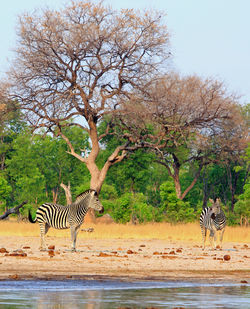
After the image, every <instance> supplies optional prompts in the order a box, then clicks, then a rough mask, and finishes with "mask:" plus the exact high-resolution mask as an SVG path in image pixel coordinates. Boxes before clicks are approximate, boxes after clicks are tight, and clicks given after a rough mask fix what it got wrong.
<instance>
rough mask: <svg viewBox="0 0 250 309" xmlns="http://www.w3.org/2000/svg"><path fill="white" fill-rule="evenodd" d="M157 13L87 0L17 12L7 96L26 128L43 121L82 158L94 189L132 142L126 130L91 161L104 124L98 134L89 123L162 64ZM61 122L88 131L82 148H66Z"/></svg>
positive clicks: (163, 39)
mask: <svg viewBox="0 0 250 309" xmlns="http://www.w3.org/2000/svg"><path fill="white" fill-rule="evenodd" d="M163 20H164V16H163V15H162V14H161V13H160V12H154V11H150V12H149V11H147V12H146V11H145V12H141V11H135V10H132V9H124V10H121V11H119V12H118V11H114V10H113V9H112V8H111V7H105V6H104V5H103V3H102V2H99V3H97V4H96V3H93V2H92V1H87V0H86V1H72V2H71V3H70V4H69V5H68V6H66V7H65V8H64V9H62V10H58V11H53V10H49V9H46V10H43V11H37V12H34V13H32V14H28V13H27V14H24V15H22V16H20V18H19V24H18V28H17V35H18V46H17V48H16V51H15V52H16V54H15V55H16V56H15V61H14V62H13V65H12V68H11V69H10V71H9V73H8V79H7V85H5V87H6V89H8V96H9V97H10V98H12V99H16V100H18V102H19V104H20V107H21V108H22V110H23V111H24V112H25V114H26V116H27V119H28V121H29V122H30V124H31V125H32V126H33V128H34V129H39V128H45V129H46V132H52V133H53V134H54V135H55V136H61V137H62V138H63V139H64V140H65V142H66V143H67V145H68V148H69V151H68V152H69V154H71V155H72V156H74V157H76V158H77V159H79V160H80V161H81V162H82V163H84V164H86V166H87V168H88V170H89V172H90V174H91V184H90V186H91V188H93V189H96V190H97V191H100V189H101V186H102V183H103V181H104V179H105V176H106V173H107V171H108V169H109V168H110V166H112V165H113V164H115V163H117V162H119V161H121V160H122V159H123V158H124V157H125V155H126V151H127V150H128V149H134V148H136V146H135V145H131V142H130V140H129V137H130V136H131V135H130V134H126V135H125V136H124V137H125V138H126V142H125V143H124V144H121V145H120V146H118V147H117V148H116V149H115V151H114V152H113V153H112V154H111V155H110V157H109V158H108V160H107V161H106V162H105V164H104V165H103V166H102V168H98V167H97V165H96V158H97V156H98V153H99V151H100V142H101V141H102V139H103V138H104V137H105V136H106V135H107V134H109V131H110V125H109V124H107V127H106V131H105V133H104V134H101V135H100V134H98V130H97V125H98V123H99V122H100V121H101V120H102V118H103V117H104V116H105V115H115V114H116V113H117V112H118V111H119V112H121V111H122V108H123V107H122V103H123V102H124V101H126V100H129V99H130V96H131V93H132V92H140V91H142V90H143V89H145V85H146V84H148V83H149V81H150V80H151V79H152V78H153V77H154V76H155V74H159V72H160V70H162V69H164V68H165V67H166V64H167V63H168V61H166V60H167V59H168V58H169V55H170V54H169V52H168V51H169V47H168V40H169V37H168V32H167V29H166V26H165V25H164V23H163ZM111 118H112V116H111ZM69 126H78V127H80V128H81V129H82V130H84V131H86V132H87V133H88V134H89V138H90V141H91V147H92V148H91V151H90V152H87V151H85V150H84V149H82V150H78V149H75V148H74V145H73V143H72V141H70V139H69V138H68V137H67V136H66V135H65V130H64V129H65V127H69ZM130 146H132V148H131V147H130Z"/></svg>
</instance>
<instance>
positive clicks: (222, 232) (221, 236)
mask: <svg viewBox="0 0 250 309" xmlns="http://www.w3.org/2000/svg"><path fill="white" fill-rule="evenodd" d="M224 232H225V228H224V229H223V230H221V233H220V248H221V249H222V240H223V235H224Z"/></svg>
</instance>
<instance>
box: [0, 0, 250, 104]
mask: <svg viewBox="0 0 250 309" xmlns="http://www.w3.org/2000/svg"><path fill="white" fill-rule="evenodd" d="M67 2H69V1H65V0H7V1H4V3H1V11H0V29H1V30H0V31H1V49H0V75H2V73H3V72H4V71H5V70H6V68H7V58H9V59H11V56H12V53H11V48H13V47H15V40H16V37H15V26H16V21H17V15H19V14H21V13H22V12H24V11H32V10H33V9H34V8H38V7H44V6H46V5H47V6H49V7H51V8H59V7H62V6H63V5H64V3H67ZM104 3H107V4H111V5H112V6H113V7H114V8H116V9H119V8H125V7H129V8H142V9H143V8H154V9H158V10H162V11H164V12H165V13H166V14H167V19H166V23H167V26H168V29H169V32H170V35H171V39H170V42H171V51H172V54H173V56H174V59H173V60H174V66H175V68H176V70H177V71H178V72H180V73H181V74H197V75H200V76H202V77H215V78H218V79H219V80H222V81H224V83H225V84H226V85H227V87H228V89H229V90H230V91H231V92H235V93H236V94H238V95H242V97H241V99H240V102H241V103H250V1H249V0H106V1H105V2H104Z"/></svg>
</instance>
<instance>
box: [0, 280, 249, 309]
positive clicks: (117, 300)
mask: <svg viewBox="0 0 250 309" xmlns="http://www.w3.org/2000/svg"><path fill="white" fill-rule="evenodd" d="M118 307H127V308H147V307H156V308H174V307H183V308H206V309H208V308H211V309H212V308H226V309H228V308H229V309H230V308H234V309H235V308H240V309H243V308H244V309H245V308H246V309H249V308H250V285H249V284H247V285H240V284H226V283H225V284H217V285H216V284H204V283H200V282H197V283H196V282H183V281H179V282H176V281H166V282H155V281H154V282H149V281H147V282H122V281H96V280H75V281H74V280H72V281H0V308H8V309H13V308H39V309H42V308H51V309H52V308H53V309H64V308H65V309H66V308H71V309H74V308H86V309H95V308H98V309H99V308H104V309H112V308H118Z"/></svg>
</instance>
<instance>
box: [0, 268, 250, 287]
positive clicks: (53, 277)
mask: <svg viewBox="0 0 250 309" xmlns="http://www.w3.org/2000/svg"><path fill="white" fill-rule="evenodd" d="M172 272H173V273H174V275H169V276H148V277H144V276H141V277H138V276H135V277H132V276H124V275H122V274H120V275H96V274H94V275H93V274H80V275H74V274H73V275H65V274H53V273H47V274H44V275H32V274H23V273H22V274H17V273H16V274H15V275H12V274H6V275H1V277H0V282H2V281H68V282H70V281H115V282H116V281H117V282H168V281H169V282H180V281H183V282H194V283H201V284H211V285H213V284H219V285H220V284H235V285H250V271H235V272H214V273H213V274H211V275H210V276H204V274H203V273H200V272H199V273H195V272H193V271H187V272H186V273H184V272H179V271H172ZM239 278H243V279H239Z"/></svg>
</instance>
